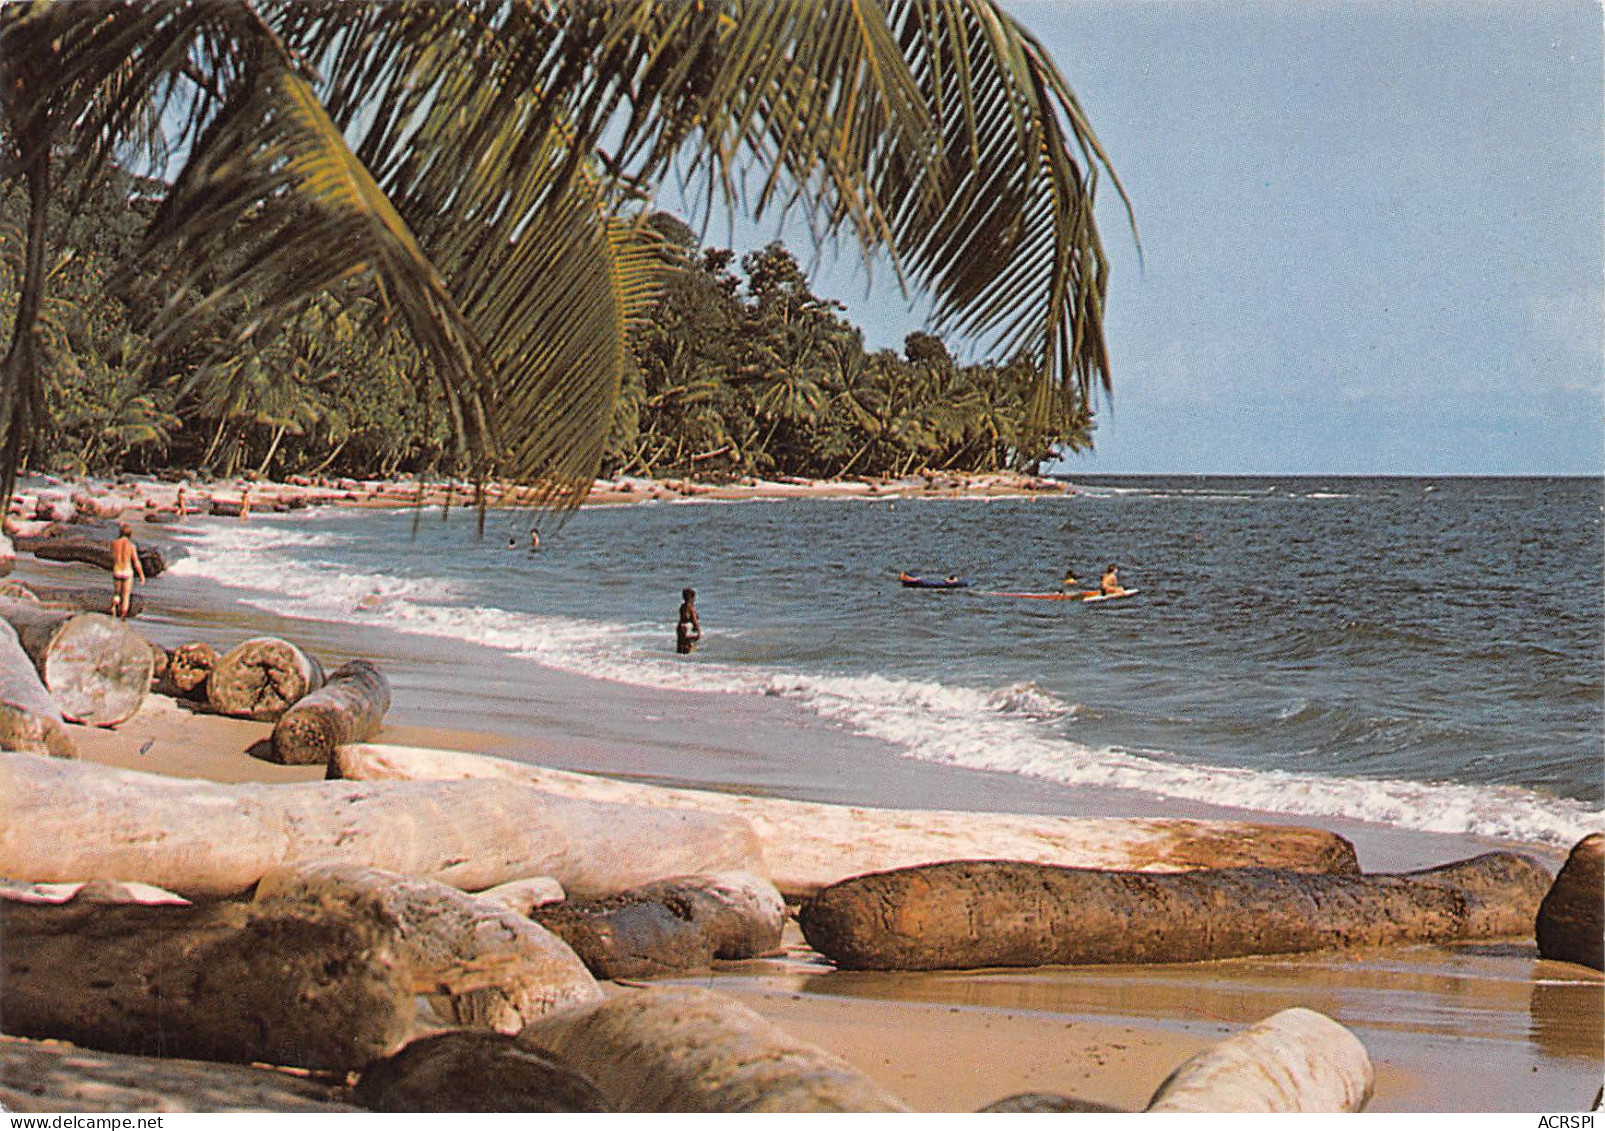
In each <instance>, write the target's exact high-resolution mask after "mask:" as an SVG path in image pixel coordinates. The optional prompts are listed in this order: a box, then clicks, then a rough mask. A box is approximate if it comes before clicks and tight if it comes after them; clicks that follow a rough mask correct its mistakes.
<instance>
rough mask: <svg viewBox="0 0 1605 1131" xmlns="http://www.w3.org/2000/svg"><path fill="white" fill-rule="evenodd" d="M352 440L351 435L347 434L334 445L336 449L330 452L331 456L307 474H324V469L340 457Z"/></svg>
mask: <svg viewBox="0 0 1605 1131" xmlns="http://www.w3.org/2000/svg"><path fill="white" fill-rule="evenodd" d="M350 442H351V437H350V436H347V437H346V438H345V439H344V440H341V441H340V442H339V443H338V444H336V445H335V446H334V451H332V452H330V453H329V458H328V459H326V460H324V461H323V462H322V463H320V464H318V466H317V467H314V468H313V469H312V470H311V471H309V472H307V474H308V475H322V474H323V473H324V471H326V470H327V469H328V467H329V465H330V464H331V463H333V462H334V461H335V460H337V459H339V458H340V453H341V452H343V451H345V448H346V445H347V444H349V443H350Z"/></svg>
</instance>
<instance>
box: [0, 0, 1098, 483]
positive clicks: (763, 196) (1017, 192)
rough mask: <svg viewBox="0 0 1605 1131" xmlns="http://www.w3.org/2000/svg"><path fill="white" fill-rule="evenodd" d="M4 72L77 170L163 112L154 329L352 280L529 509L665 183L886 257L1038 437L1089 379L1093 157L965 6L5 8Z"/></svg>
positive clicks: (1048, 89)
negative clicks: (166, 301) (165, 143)
mask: <svg viewBox="0 0 1605 1131" xmlns="http://www.w3.org/2000/svg"><path fill="white" fill-rule="evenodd" d="M28 47H34V48H39V47H43V48H46V49H47V50H45V52H44V54H43V55H42V56H41V55H40V54H39V53H38V52H29V51H27V50H25V49H26V48H28ZM17 48H21V49H24V50H16V49H17ZM0 55H3V56H4V61H3V62H0V65H3V66H5V67H6V68H7V71H6V73H5V75H4V76H0V77H4V78H6V79H7V80H8V82H9V83H10V85H9V86H8V88H7V90H6V92H5V93H4V94H3V95H0V97H3V98H4V99H5V109H6V115H7V130H8V133H10V134H11V135H12V136H13V137H15V138H18V139H20V140H21V141H22V142H23V145H22V146H21V148H22V149H25V150H27V151H28V152H29V153H31V154H33V155H34V156H35V157H38V156H39V155H41V154H43V155H46V156H48V154H49V152H50V147H51V145H52V144H53V135H54V134H55V133H57V132H62V131H64V132H65V133H67V134H70V135H71V140H72V141H73V142H74V144H75V145H76V150H75V152H77V153H78V154H79V155H80V156H79V158H78V159H79V160H83V161H89V162H92V161H95V160H100V159H103V158H104V157H105V156H107V155H109V154H111V153H113V152H116V151H118V148H119V147H120V146H124V145H125V144H126V143H127V142H128V140H129V139H130V138H131V137H134V136H136V135H139V134H140V133H141V132H142V130H144V131H145V132H148V129H147V128H148V127H149V125H150V124H151V122H152V121H153V120H162V116H163V115H165V118H166V120H169V121H173V122H176V123H178V124H179V127H180V128H179V131H178V136H177V137H176V138H174V139H172V146H173V149H174V150H175V151H177V152H183V153H185V154H186V160H185V164H184V168H183V170H182V172H181V173H180V175H179V177H178V179H177V181H176V183H175V185H174V188H173V191H172V193H171V194H170V195H169V198H168V200H167V201H166V202H165V206H164V208H163V209H162V210H161V212H160V214H159V216H158V219H157V222H156V224H155V226H154V228H153V231H152V253H153V255H157V256H160V257H162V258H164V259H165V260H167V261H170V262H174V263H187V264H189V265H190V268H189V269H188V270H187V271H183V272H181V273H179V274H178V275H177V279H178V280H179V281H180V282H181V283H183V284H184V286H183V287H181V288H180V289H179V294H180V302H178V303H176V304H175V305H174V306H173V307H172V309H171V310H170V311H169V315H168V316H169V317H170V318H172V317H177V316H179V315H180V314H181V312H183V311H184V310H187V309H188V310H192V309H193V305H192V304H193V303H196V302H199V303H202V304H208V303H209V304H213V305H216V306H224V305H226V304H231V303H235V304H242V303H245V301H246V300H249V308H250V309H252V310H254V311H256V312H258V313H259V316H260V319H261V320H260V322H257V321H248V322H247V323H246V324H245V325H243V326H242V328H241V334H242V335H243V336H247V337H248V336H250V335H251V334H252V333H253V332H255V331H256V330H257V329H258V328H259V326H261V325H267V324H269V323H270V322H271V321H272V320H274V319H276V318H281V317H284V316H285V315H286V314H288V313H289V312H292V311H294V310H295V309H297V307H298V305H299V304H301V303H303V302H304V301H305V300H306V299H307V298H308V297H309V296H310V295H313V294H316V293H318V292H320V291H324V290H327V289H329V288H331V287H342V288H347V289H349V288H352V287H353V286H356V287H357V288H358V289H359V290H360V289H361V288H362V287H366V288H367V290H368V292H369V293H371V294H373V295H374V296H376V297H377V298H379V299H380V300H382V303H383V309H384V310H385V311H386V312H387V317H389V318H390V319H392V320H393V321H394V322H396V323H399V324H401V325H403V326H405V328H406V329H407V331H408V333H409V336H411V337H412V338H413V339H414V340H415V341H416V342H417V343H418V345H419V347H420V349H421V350H422V352H423V353H424V354H425V356H426V357H427V358H428V360H429V362H430V367H431V369H432V372H433V374H434V376H435V377H436V378H438V380H439V383H440V387H441V389H442V391H443V393H444V399H445V402H446V404H447V406H448V408H449V409H450V411H451V413H452V414H453V419H454V421H455V423H456V426H457V434H458V435H459V437H460V438H461V443H462V450H463V452H464V453H465V454H466V455H467V456H468V458H469V459H470V461H471V464H470V465H471V466H472V467H473V468H474V469H475V470H476V471H477V472H478V473H480V474H484V473H486V472H487V471H489V470H490V469H491V468H495V469H496V470H497V471H499V472H500V473H502V474H506V475H510V476H513V477H517V478H524V479H528V478H532V477H544V480H543V481H544V482H547V483H548V484H550V485H551V497H552V498H554V499H565V500H571V499H572V498H574V497H576V496H575V485H576V484H578V483H579V482H580V481H581V480H582V479H584V478H585V477H586V476H587V474H588V471H589V470H591V469H594V466H595V459H596V455H597V453H598V452H599V451H600V447H601V443H602V439H603V437H604V436H605V433H606V431H607V426H608V418H609V412H608V407H609V406H610V405H611V403H612V401H613V399H614V398H615V397H616V395H617V390H618V388H619V382H620V376H621V374H622V372H623V366H624V365H625V364H626V363H627V362H626V354H625V350H624V345H623V343H624V333H625V328H626V326H627V324H628V322H629V319H630V318H631V312H632V310H637V309H639V308H640V306H641V304H642V303H643V302H644V301H645V300H646V297H647V296H648V295H649V294H650V293H651V291H652V288H653V287H654V286H655V285H656V282H657V280H658V279H659V278H660V277H661V271H662V270H663V266H662V264H661V262H660V260H659V258H658V257H657V256H656V255H655V253H654V251H653V246H652V241H651V239H649V238H648V237H647V236H646V235H645V233H644V232H643V230H642V229H641V228H640V227H639V226H638V225H637V224H636V223H635V222H634V221H632V220H630V219H628V217H629V216H630V215H631V214H632V209H633V205H632V204H631V200H632V194H637V193H639V192H641V191H649V190H650V189H651V187H652V186H653V185H655V184H657V183H659V182H661V181H662V180H663V179H664V178H665V177H667V176H670V175H679V176H681V177H683V178H685V179H686V181H687V183H688V184H690V185H692V186H693V187H694V188H698V191H700V193H701V195H702V196H703V197H704V198H705V199H706V200H707V201H708V202H710V204H711V202H712V201H714V200H715V199H723V200H724V201H725V203H726V204H728V205H729V206H731V207H732V208H735V209H745V210H748V211H751V212H753V213H756V214H757V215H758V216H759V217H764V216H771V215H775V214H780V213H787V212H791V213H794V214H796V215H799V216H801V217H803V218H804V219H806V220H807V221H808V223H809V224H810V225H811V227H812V228H813V230H814V231H815V233H816V234H817V236H818V237H819V238H821V239H824V238H827V237H829V236H830V235H831V234H833V233H838V232H850V233H852V234H853V235H854V236H856V238H857V239H858V241H859V243H860V245H861V247H862V249H863V251H864V252H865V254H866V255H869V254H872V253H875V252H885V253H886V254H887V255H888V256H889V257H890V260H891V262H892V264H893V266H894V269H895V270H896V271H897V273H898V275H899V277H900V278H902V279H904V280H906V281H907V282H908V284H909V285H911V286H913V287H916V288H920V289H924V290H927V291H929V292H930V293H931V294H932V295H933V296H934V299H935V310H936V315H937V318H938V320H939V322H940V323H942V324H945V325H947V326H948V327H950V328H953V329H957V330H960V331H963V332H966V333H973V334H978V335H992V336H995V337H996V338H997V339H998V340H999V341H1000V342H1001V343H1002V344H1003V345H1004V347H1005V348H1008V349H1010V350H1013V349H1014V348H1015V347H1017V346H1018V347H1026V348H1029V350H1030V352H1031V354H1032V355H1033V357H1034V358H1035V359H1036V360H1037V361H1038V362H1039V370H1040V372H1041V373H1042V374H1043V375H1044V378H1043V382H1042V384H1041V387H1040V389H1039V390H1038V393H1037V398H1036V400H1035V401H1034V402H1033V403H1035V404H1038V405H1039V407H1040V410H1041V413H1042V414H1043V415H1046V414H1048V413H1050V412H1054V413H1059V414H1068V413H1070V412H1071V411H1072V410H1073V407H1074V405H1075V404H1078V403H1082V402H1084V400H1085V394H1086V393H1087V391H1088V390H1089V389H1090V388H1091V387H1093V386H1094V385H1098V384H1101V385H1102V386H1103V387H1104V388H1107V382H1108V357H1107V350H1106V348H1105V345H1104V342H1103V338H1102V331H1101V316H1102V302H1103V296H1104V294H1105V290H1106V287H1107V267H1106V264H1105V260H1104V256H1103V252H1102V248H1101V246H1100V245H1099V242H1098V236H1097V231H1096V228H1095V226H1094V224H1093V218H1092V208H1093V200H1094V195H1095V191H1096V187H1097V181H1098V170H1099V169H1100V168H1104V169H1106V168H1107V160H1106V158H1105V156H1104V154H1103V152H1102V150H1101V149H1100V148H1099V147H1098V143H1097V140H1096V138H1095V136H1094V135H1093V134H1092V131H1091V129H1090V128H1089V127H1088V126H1087V123H1086V120H1085V116H1084V115H1083V114H1082V112H1081V108H1080V106H1079V104H1077V103H1076V101H1075V98H1074V96H1073V94H1072V93H1071V92H1070V89H1069V87H1068V86H1067V85H1066V84H1065V82H1064V80H1063V78H1062V77H1061V76H1060V75H1059V74H1058V72H1057V71H1056V70H1055V69H1054V66H1053V64H1052V62H1051V61H1050V60H1048V58H1047V56H1046V55H1045V53H1044V52H1043V51H1042V50H1041V48H1040V46H1039V45H1038V44H1037V43H1036V42H1035V41H1034V40H1032V39H1031V38H1030V37H1029V35H1027V34H1026V33H1025V32H1024V31H1023V30H1022V29H1021V28H1020V27H1019V26H1018V25H1017V24H1016V23H1015V22H1014V21H1013V19H1012V18H1010V17H1009V16H1008V15H1006V14H1004V13H1003V12H1001V11H1000V10H999V9H998V8H997V7H996V5H995V3H994V0H701V2H697V3H683V4H661V3H657V2H655V0H568V2H565V3H561V4H549V3H544V2H540V0H470V2H467V3H458V4H451V5H446V4H438V3H426V2H423V0H394V2H391V3H385V4H378V3H368V4H349V3H332V2H327V0H325V2H317V0H295V2H291V0H233V2H222V0H118V2H112V0H76V2H75V3H53V2H50V0H33V2H31V3H27V4H20V5H10V6H8V7H7V8H6V9H4V10H0ZM18 60H27V61H26V62H21V61H18ZM41 60H42V61H41ZM11 80H16V81H11ZM19 92H20V93H19ZM49 107H54V108H55V109H54V110H53V111H47V109H46V108H49ZM153 109H154V115H155V116H154V117H153ZM42 164H43V165H45V166H47V165H48V162H47V161H43V162H42ZM749 169H750V170H754V175H753V176H752V177H751V178H750V179H749V178H748V177H747V175H746V171H747V170H749ZM30 175H31V174H30ZM42 180H43V178H41V181H42ZM1117 184H1118V182H1117ZM197 265H199V266H197ZM240 308H241V309H244V308H245V307H244V306H241V307H240ZM31 309H35V310H36V309H37V305H35V306H34V307H33V308H31ZM231 309H232V308H231ZM31 317H32V316H31V315H30V318H31ZM19 321H21V322H27V321H28V319H21V320H19ZM28 332H29V333H31V328H30V329H29V331H28ZM28 340H30V339H29V338H28V334H26V333H20V332H19V336H18V338H17V341H16V342H14V343H13V349H12V351H11V354H9V355H8V362H7V365H6V369H5V375H6V377H7V384H6V386H5V389H7V390H11V392H8V393H6V397H7V398H8V399H7V404H11V403H13V402H15V397H14V396H13V395H12V394H13V393H15V391H16V390H19V389H24V388H31V387H32V386H31V385H30V380H31V379H30V378H29V373H31V372H32V370H31V369H30V366H29V364H28V359H29V356H30V355H28V353H27V348H26V343H27V341H28ZM18 343H22V346H21V347H19V345H18ZM19 350H20V352H19ZM18 395H20V394H18ZM29 396H32V394H29ZM23 399H24V400H27V397H24V398H23ZM35 399H36V398H35ZM30 403H31V402H30ZM0 411H4V412H5V413H6V415H5V419H7V420H9V419H13V418H16V417H17V415H18V413H17V412H16V411H15V410H14V409H7V408H6V405H5V404H0ZM6 450H7V452H9V453H11V454H12V455H13V456H14V455H15V448H14V446H13V445H10V444H9V442H8V447H7V449H6ZM13 462H14V461H13Z"/></svg>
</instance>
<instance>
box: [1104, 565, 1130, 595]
mask: <svg viewBox="0 0 1605 1131" xmlns="http://www.w3.org/2000/svg"><path fill="white" fill-rule="evenodd" d="M1125 591H1126V590H1125V587H1124V586H1122V585H1121V584H1120V573H1119V571H1118V569H1117V568H1116V566H1115V563H1114V562H1110V563H1109V568H1108V569H1106V570H1104V571H1103V577H1102V578H1100V579H1099V581H1098V592H1100V593H1102V594H1103V595H1104V596H1105V597H1113V596H1114V595H1115V594H1117V593H1124V592H1125Z"/></svg>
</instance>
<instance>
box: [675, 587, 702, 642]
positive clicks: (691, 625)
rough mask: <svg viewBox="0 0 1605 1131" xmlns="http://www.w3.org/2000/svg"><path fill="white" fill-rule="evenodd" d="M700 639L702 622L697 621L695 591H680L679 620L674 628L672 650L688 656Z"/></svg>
mask: <svg viewBox="0 0 1605 1131" xmlns="http://www.w3.org/2000/svg"><path fill="white" fill-rule="evenodd" d="M701 639H702V622H701V621H700V620H698V619H697V591H696V590H695V589H682V590H680V620H679V623H677V624H676V625H675V626H674V650H675V651H676V652H678V653H680V655H682V656H685V655H689V654H690V652H691V649H693V648H695V647H696V646H697V641H699V640H701Z"/></svg>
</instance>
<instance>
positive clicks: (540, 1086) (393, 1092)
mask: <svg viewBox="0 0 1605 1131" xmlns="http://www.w3.org/2000/svg"><path fill="white" fill-rule="evenodd" d="M356 1098H357V1100H358V1101H359V1102H360V1103H361V1104H362V1105H363V1107H365V1108H368V1109H369V1110H372V1111H397V1112H418V1111H427V1112H437V1111H438V1112H512V1111H520V1112H522V1111H532V1112H533V1111H542V1112H560V1111H561V1112H566V1111H612V1110H613V1108H612V1106H611V1105H610V1104H609V1103H608V1102H607V1098H606V1097H605V1096H603V1095H602V1093H601V1092H600V1091H598V1090H597V1088H596V1085H594V1084H592V1083H591V1082H590V1080H588V1079H586V1077H585V1076H584V1075H582V1074H581V1073H579V1072H577V1071H575V1070H574V1069H573V1068H570V1067H569V1066H568V1065H567V1064H565V1063H563V1061H561V1060H559V1059H558V1058H557V1057H554V1056H552V1055H551V1054H550V1053H545V1052H542V1051H541V1050H540V1049H536V1048H531V1047H530V1046H529V1045H527V1044H525V1043H524V1042H522V1041H519V1040H518V1039H517V1038H516V1037H512V1036H508V1035H506V1034H504V1033H492V1032H486V1031H485V1030H483V1029H459V1030H457V1031H455V1032H450V1033H437V1034H435V1035H434V1036H430V1037H422V1038H420V1039H418V1040H416V1041H413V1042H412V1043H411V1044H410V1045H408V1046H407V1047H406V1048H404V1049H402V1050H401V1051H400V1052H398V1053H396V1054H395V1055H394V1056H392V1057H389V1058H388V1059H386V1060H381V1061H377V1062H376V1063H374V1064H370V1065H369V1066H368V1067H367V1068H365V1069H363V1071H362V1078H361V1079H360V1080H359V1081H358V1082H357V1090H356Z"/></svg>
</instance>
